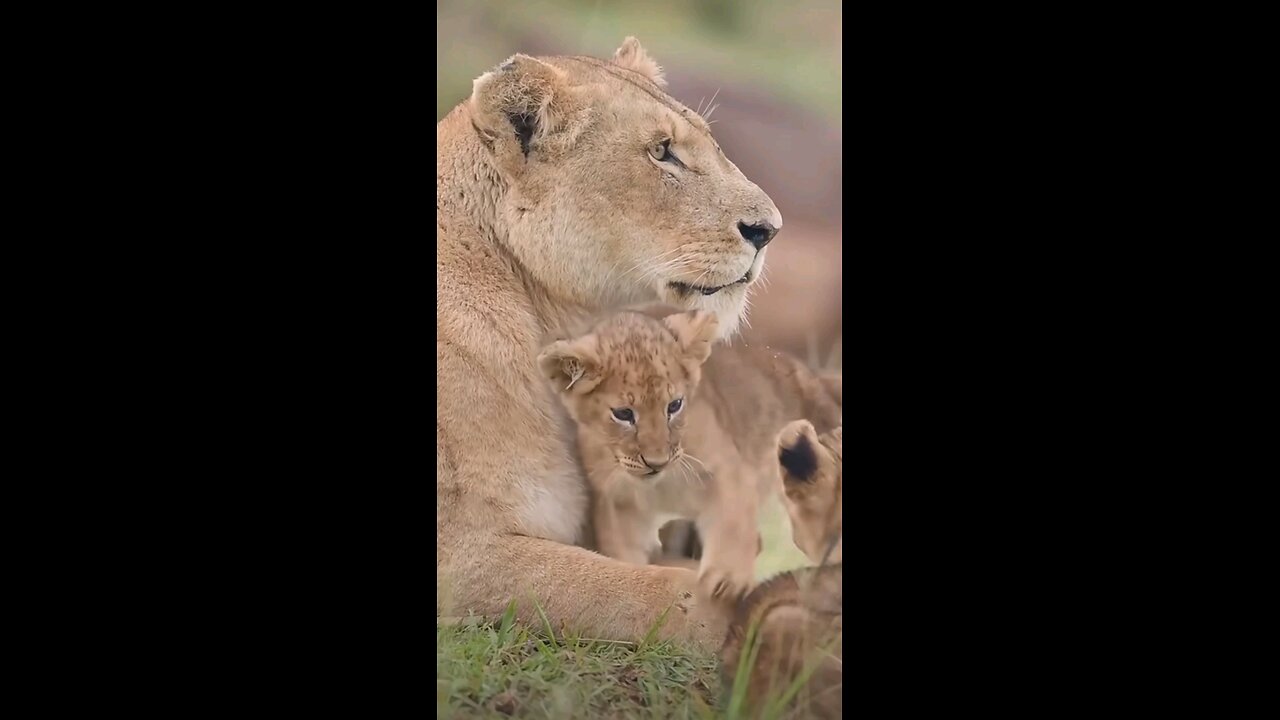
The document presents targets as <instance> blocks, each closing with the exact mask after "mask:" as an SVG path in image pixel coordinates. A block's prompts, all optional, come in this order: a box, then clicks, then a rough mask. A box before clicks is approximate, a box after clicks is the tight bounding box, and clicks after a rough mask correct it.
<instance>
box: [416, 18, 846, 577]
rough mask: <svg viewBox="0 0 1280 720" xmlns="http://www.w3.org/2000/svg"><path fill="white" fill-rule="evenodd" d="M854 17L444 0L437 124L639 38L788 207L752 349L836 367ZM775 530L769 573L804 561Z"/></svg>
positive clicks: (679, 95)
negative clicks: (491, 94) (521, 62)
mask: <svg viewBox="0 0 1280 720" xmlns="http://www.w3.org/2000/svg"><path fill="white" fill-rule="evenodd" d="M841 19H842V18H841V5H840V3H839V2H838V1H836V0H801V1H798V2H777V1H773V2H768V1H765V0H685V1H684V2H679V1H677V0H648V1H646V2H638V1H633V2H606V1H603V0H597V1H591V0H525V1H523V2H512V1H511V0H437V3H436V87H437V95H436V119H437V120H439V119H440V118H443V117H444V116H445V114H447V113H448V112H449V110H451V109H452V108H453V107H454V106H456V105H457V104H458V103H460V102H462V101H463V100H465V99H466V98H467V97H468V96H469V95H470V94H471V82H472V80H474V79H475V78H476V77H478V76H479V75H481V74H482V73H484V72H486V71H487V70H490V69H492V68H493V67H494V66H496V65H498V64H499V63H501V62H502V61H503V60H505V59H506V58H507V57H509V56H510V55H512V54H513V53H516V52H523V53H526V54H529V55H592V56H595V57H599V58H609V57H611V56H612V55H613V52H614V50H616V49H617V47H618V46H619V45H620V44H621V43H622V40H623V38H625V37H626V36H627V35H635V36H636V37H637V38H638V39H639V40H640V43H641V44H642V45H643V46H644V48H645V50H647V51H648V53H649V55H650V56H652V57H653V58H654V59H655V60H657V62H658V63H659V64H660V65H662V67H663V69H664V71H665V74H666V78H667V83H668V88H667V91H668V92H669V93H670V94H671V95H672V96H673V97H675V98H676V99H677V100H679V101H680V102H682V103H684V104H685V105H687V106H688V107H690V108H694V109H698V108H700V107H701V108H703V109H704V112H703V115H704V116H705V115H707V113H706V112H705V108H707V107H708V106H714V107H715V110H714V112H713V113H711V117H710V120H712V121H713V124H712V126H711V130H712V133H713V134H714V135H715V137H716V140H717V141H718V142H719V143H720V146H721V147H722V148H723V149H724V152H725V154H726V155H728V157H729V159H730V160H732V161H733V162H734V163H735V164H736V165H737V166H738V167H739V168H740V169H741V170H742V172H743V173H744V174H745V175H746V176H747V177H748V178H750V179H751V180H752V181H753V182H755V183H756V184H757V185H759V186H760V187H761V188H763V189H764V191H765V192H767V193H769V196H770V197H772V198H773V201H774V203H775V204H777V206H778V208H779V209H780V210H781V211H782V216H783V221H784V222H783V229H782V232H780V233H779V234H778V236H777V238H776V239H775V240H774V241H773V243H772V244H771V245H770V246H769V257H768V261H767V262H766V264H765V273H764V276H763V278H762V279H761V281H760V282H759V284H758V289H757V290H756V292H755V293H754V295H753V296H752V305H751V314H750V316H749V317H750V327H749V328H747V329H746V330H745V331H744V333H743V341H744V342H747V343H750V344H753V345H755V344H760V345H768V346H771V347H777V348H781V349H785V350H787V351H789V352H792V353H795V354H797V355H799V356H800V357H802V358H805V359H807V360H809V361H810V362H813V363H818V362H822V363H826V362H827V361H828V360H829V359H831V358H832V354H833V351H835V352H836V353H838V352H839V347H840V345H841V344H842V343H841V339H842V338H841V327H842V321H843V318H842V302H841V297H842V292H843V286H842V274H841V267H842V265H841V260H842V252H841V242H840V238H841V228H842V225H843V223H842V217H841V215H842V211H841V200H840V199H841V196H842V184H843V169H842V163H843V147H842V138H841V132H840V130H841V122H842V114H841V108H842V97H841V88H842V83H841V80H842V75H841V72H842V71H841V55H842V50H843V49H842V36H841ZM713 98H714V100H713ZM836 363H837V364H838V365H842V364H843V363H842V362H840V360H839V359H838V355H837V359H836ZM776 511H777V509H776V508H774V509H772V510H771V511H770V512H771V513H774V514H775V515H776ZM762 532H763V533H764V534H765V535H766V537H765V544H766V548H767V550H768V552H767V553H766V554H765V555H762V557H761V565H762V567H761V572H762V574H770V573H772V572H774V571H776V570H780V569H785V568H788V567H795V566H797V565H800V564H805V563H803V562H802V560H803V556H800V559H797V553H793V552H789V551H788V549H787V548H788V546H789V544H790V543H789V537H787V536H786V535H788V534H789V530H787V529H786V527H785V524H784V525H782V526H779V525H778V524H777V523H776V522H768V523H766V527H762Z"/></svg>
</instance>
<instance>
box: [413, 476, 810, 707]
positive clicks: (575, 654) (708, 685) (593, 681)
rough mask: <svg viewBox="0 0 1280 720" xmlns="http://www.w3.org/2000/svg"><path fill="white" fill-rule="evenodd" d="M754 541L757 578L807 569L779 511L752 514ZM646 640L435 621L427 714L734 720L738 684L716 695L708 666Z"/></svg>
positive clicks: (705, 659)
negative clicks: (432, 692)
mask: <svg viewBox="0 0 1280 720" xmlns="http://www.w3.org/2000/svg"><path fill="white" fill-rule="evenodd" d="M760 532H761V535H762V537H763V542H764V549H763V551H762V552H761V553H760V557H759V558H758V559H757V569H758V572H757V574H758V575H759V576H760V577H761V578H765V577H769V576H771V575H774V574H776V573H778V572H783V571H785V570H791V569H794V568H798V567H804V566H806V565H808V564H810V563H808V561H807V560H806V559H805V557H804V554H803V553H801V552H800V551H799V550H797V549H796V547H795V545H793V544H792V542H791V528H790V526H789V525H788V523H787V514H786V511H785V510H784V509H783V508H782V506H781V504H780V503H778V501H777V500H776V499H774V500H772V501H770V503H769V504H766V505H765V507H764V508H763V509H762V511H761V521H760ZM653 635H654V633H650V639H649V640H646V641H645V642H641V643H624V642H615V641H608V640H592V639H589V638H582V637H575V636H553V634H552V633H550V632H547V631H546V629H545V628H543V629H540V630H535V629H531V628H529V627H527V626H525V625H522V624H520V623H518V622H516V621H515V620H514V613H512V612H508V614H507V615H506V616H504V617H503V618H502V619H501V620H500V621H498V622H496V623H486V622H482V621H480V620H478V619H476V618H467V619H465V620H463V621H462V622H452V621H438V623H437V627H436V710H437V714H438V716H439V717H446V718H505V717H518V718H548V719H554V720H573V719H575V718H697V719H699V720H709V719H711V718H716V719H720V718H737V717H741V710H742V707H741V705H740V703H741V697H742V694H743V690H744V689H745V685H744V684H743V681H742V680H739V681H737V682H735V683H734V685H735V687H729V688H722V687H721V683H720V677H719V673H720V662H719V660H718V659H717V658H715V657H714V656H712V655H709V654H699V653H697V652H693V651H690V650H688V649H685V648H682V647H678V646H675V645H673V644H671V643H668V642H663V641H656V640H653V639H652V636H653ZM747 665H748V663H743V666H742V667H744V668H745V667H746V666H747ZM739 674H740V675H742V674H743V673H739ZM735 690H736V692H735ZM735 697H737V698H738V699H739V700H738V703H739V704H735V703H734V702H733V699H734V698H735Z"/></svg>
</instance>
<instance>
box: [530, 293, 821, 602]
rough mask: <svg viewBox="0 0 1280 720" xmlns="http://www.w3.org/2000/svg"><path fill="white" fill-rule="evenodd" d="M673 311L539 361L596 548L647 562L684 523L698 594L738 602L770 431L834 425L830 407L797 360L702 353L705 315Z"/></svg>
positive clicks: (773, 478) (723, 349) (647, 313)
mask: <svg viewBox="0 0 1280 720" xmlns="http://www.w3.org/2000/svg"><path fill="white" fill-rule="evenodd" d="M673 312H674V310H673V309H671V308H662V307H649V308H646V309H644V310H642V311H640V312H635V311H628V312H621V313H618V314H616V315H613V316H611V317H609V318H607V319H606V320H604V321H602V322H600V323H598V324H596V325H595V326H594V327H593V328H591V330H590V331H589V332H587V333H585V334H582V335H580V336H578V337H574V338H571V339H566V340H560V341H558V342H555V343H553V344H551V345H549V346H548V347H547V348H546V350H544V351H543V353H542V354H541V355H540V356H539V358H538V362H539V365H540V367H541V368H542V370H543V375H544V376H546V377H547V378H549V379H550V381H551V384H552V387H553V388H554V389H555V390H557V391H558V392H559V393H560V396H561V399H562V400H563V401H564V403H565V406H566V408H567V409H568V411H569V415H570V416H571V417H572V418H573V419H574V420H575V421H576V422H577V425H578V445H579V449H580V452H581V454H582V460H583V464H584V466H585V469H586V471H587V478H588V479H589V481H590V483H591V487H592V490H593V500H592V507H593V519H594V521H595V522H594V526H595V535H596V540H597V543H598V547H599V549H600V552H602V553H604V554H606V555H608V556H610V557H616V558H619V559H622V560H627V561H629V562H634V563H644V562H646V561H648V560H650V559H651V558H653V557H654V556H655V555H656V554H657V551H658V549H659V545H660V541H659V529H660V528H661V527H662V526H663V525H664V524H666V523H667V522H669V521H671V520H673V519H679V518H692V519H695V520H696V523H697V527H698V530H699V535H700V537H701V538H702V541H703V544H704V547H703V552H702V562H701V565H700V568H699V578H700V580H701V582H702V587H703V590H704V591H705V592H706V593H707V594H709V595H711V596H713V597H719V596H734V597H736V596H738V595H740V594H741V593H743V592H745V591H746V590H747V589H748V588H749V587H750V585H751V584H752V583H753V581H754V578H755V558H756V554H757V552H758V550H759V543H758V531H757V523H756V520H757V511H758V508H759V506H760V503H761V501H762V500H763V499H765V497H767V496H768V495H769V494H771V493H772V492H773V491H774V490H775V489H776V487H777V485H778V470H777V461H776V459H775V441H776V433H775V431H774V428H777V427H778V426H779V425H781V424H782V423H784V422H786V421H787V420H791V419H795V418H797V417H815V418H823V419H825V422H826V423H827V424H828V425H834V424H836V423H838V422H839V421H840V407H839V405H838V404H837V403H836V402H834V401H833V400H832V398H831V397H830V395H828V394H827V389H826V387H825V386H824V385H823V383H822V381H821V380H820V379H819V378H818V377H817V376H816V375H815V374H814V373H813V372H812V371H811V370H809V369H808V368H807V367H805V366H804V365H803V364H802V363H800V362H799V361H798V360H796V359H795V358H791V357H789V356H786V355H784V354H782V353H778V352H775V351H771V350H768V349H763V350H758V349H751V348H745V347H731V346H720V347H717V348H716V349H715V351H714V352H712V350H711V348H710V341H711V340H712V339H714V337H715V334H716V319H715V316H714V315H711V314H710V313H706V312H702V311H692V312H685V313H674V314H672V313H673ZM708 355H709V356H710V360H708ZM704 362H705V365H704ZM677 401H678V402H680V403H681V405H680V406H679V408H678V410H677V411H676V412H675V413H674V414H672V413H670V412H669V410H670V407H671V403H673V402H677ZM615 411H621V412H624V413H631V415H632V419H631V420H630V421H622V420H619V419H617V418H616V417H615V416H614V412H615Z"/></svg>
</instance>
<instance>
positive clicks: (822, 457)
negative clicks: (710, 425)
mask: <svg viewBox="0 0 1280 720" xmlns="http://www.w3.org/2000/svg"><path fill="white" fill-rule="evenodd" d="M843 436H844V432H843V429H842V428H837V429H835V430H833V431H831V432H828V433H824V434H822V435H821V436H819V435H817V434H816V433H815V432H814V428H813V425H812V424H811V423H810V422H809V421H807V420H799V421H796V422H793V423H789V424H788V425H787V426H786V427H785V428H783V430H782V432H781V433H779V435H778V446H777V448H778V453H779V469H780V471H781V476H782V479H783V485H784V488H785V496H784V503H785V504H786V505H787V510H788V514H789V515H790V517H791V523H792V531H793V533H794V537H795V540H796V545H797V546H798V547H800V549H801V550H803V551H804V552H805V554H806V555H807V556H808V557H809V559H810V560H812V561H814V562H815V563H824V561H825V564H822V565H821V566H819V567H814V568H807V569H804V570H796V571H794V572H789V573H783V574H782V575H778V576H776V577H774V578H771V579H770V580H768V581H767V582H765V583H763V584H761V585H760V587H758V588H756V589H755V590H753V591H752V592H751V594H750V595H748V596H747V597H746V599H744V600H743V601H742V603H741V604H740V605H739V607H738V611H737V613H736V615H735V617H734V620H733V623H732V624H731V625H730V627H729V633H728V636H727V637H726V639H725V644H724V647H723V648H722V649H721V651H720V657H721V659H722V661H723V670H724V683H725V687H726V688H732V686H733V683H734V681H735V679H736V676H737V673H738V669H739V666H740V664H741V663H742V662H744V661H745V660H746V659H747V654H748V653H749V652H750V651H751V647H750V646H749V645H748V643H747V637H748V634H749V632H750V629H751V628H752V626H753V625H754V626H755V627H756V628H757V630H756V633H757V635H756V641H755V642H754V643H752V644H754V645H757V646H758V647H759V649H758V650H757V651H756V653H757V656H756V660H755V663H754V664H753V665H751V666H750V668H748V670H747V671H746V672H747V675H746V682H747V685H746V687H747V703H748V712H747V715H748V716H749V717H759V716H760V714H761V713H762V712H763V711H764V710H765V708H766V706H767V703H768V702H770V701H771V699H773V698H776V697H777V695H778V693H781V692H783V691H784V690H785V689H786V688H787V687H789V686H790V685H791V683H792V682H793V681H795V680H796V679H797V677H799V676H800V675H801V673H802V672H803V670H804V668H805V667H806V663H808V664H810V666H811V667H813V668H814V670H813V674H812V675H811V676H810V677H809V680H808V682H807V683H806V684H805V685H804V687H803V689H802V690H801V691H800V694H799V695H797V696H796V699H795V700H794V701H793V703H792V705H791V708H792V709H798V710H799V714H800V715H801V716H802V717H815V718H832V719H833V720H834V719H835V718H839V717H841V715H842V710H843V708H842V694H843V693H842V690H843V682H844V672H843V662H844V661H843V658H844V645H843V642H844V610H843V586H844V566H843V564H842V563H841V552H840V546H841V543H842V540H841V538H842V535H843V532H844V529H843V520H842V513H843V509H844V508H843V502H844V501H843V496H844V487H843V475H844V459H843V454H844V449H843V448H844V441H843ZM810 450H811V451H812V454H810V452H809V451H810ZM810 461H812V462H810ZM833 541H834V542H833Z"/></svg>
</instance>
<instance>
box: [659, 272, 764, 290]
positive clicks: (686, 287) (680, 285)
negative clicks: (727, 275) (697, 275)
mask: <svg viewBox="0 0 1280 720" xmlns="http://www.w3.org/2000/svg"><path fill="white" fill-rule="evenodd" d="M745 282H751V271H750V270H748V271H747V274H746V275H743V276H742V277H740V278H738V279H737V280H734V281H733V282H731V283H728V284H726V285H717V286H715V287H706V286H704V285H692V284H690V283H685V282H680V281H679V280H676V281H673V282H671V283H670V285H671V287H673V288H675V289H676V290H679V291H680V292H681V293H684V294H686V295H692V294H693V293H695V292H700V293H702V294H703V295H715V294H716V293H718V292H720V291H721V290H723V289H725V288H727V287H732V286H734V285H741V284H742V283H745Z"/></svg>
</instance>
